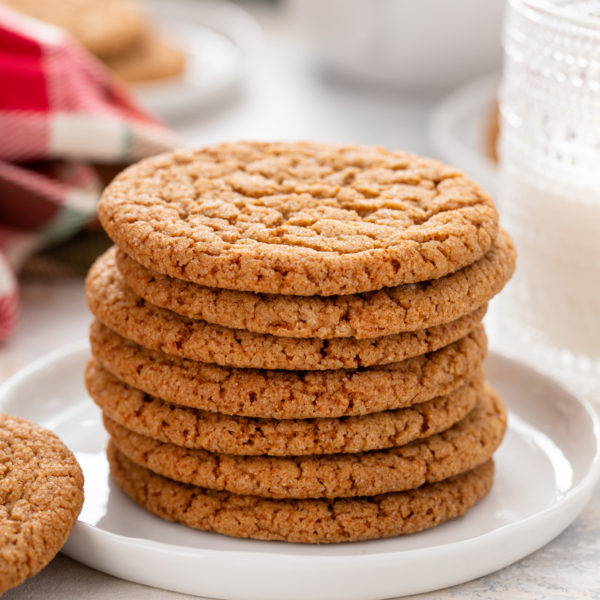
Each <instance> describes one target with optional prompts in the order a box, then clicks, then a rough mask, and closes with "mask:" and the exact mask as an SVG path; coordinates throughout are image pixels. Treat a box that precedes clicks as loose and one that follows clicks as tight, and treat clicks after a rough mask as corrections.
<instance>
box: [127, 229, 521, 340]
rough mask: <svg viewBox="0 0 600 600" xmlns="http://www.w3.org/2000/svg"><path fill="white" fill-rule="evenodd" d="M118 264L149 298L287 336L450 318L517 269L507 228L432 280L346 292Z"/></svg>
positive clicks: (357, 332)
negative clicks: (203, 281)
mask: <svg viewBox="0 0 600 600" xmlns="http://www.w3.org/2000/svg"><path fill="white" fill-rule="evenodd" d="M116 261H117V266H118V268H119V271H120V272H121V274H122V275H123V277H124V278H125V281H126V282H127V283H128V285H129V286H130V287H131V288H132V289H133V291H134V292H135V293H136V294H138V296H141V297H142V298H144V299H145V300H147V301H148V302H151V303H152V304H155V305H156V306H160V307H161V308H167V309H169V310H172V311H173V312H175V313H177V314H180V315H183V316H185V317H189V318H191V319H203V320H205V321H207V322H209V323H215V324H217V325H223V326H224V327H231V328H233V329H245V330H247V331H252V332H254V333H267V334H271V335H277V336H288V337H301V338H308V337H317V338H336V337H355V338H374V337H379V336H383V335H394V334H397V333H401V332H405V331H415V330H417V329H424V328H425V327H433V326H435V325H439V324H441V323H449V322H450V321H454V320H455V319H458V318H459V317H462V316H463V315H466V314H468V313H470V312H472V311H474V310H476V309H478V308H480V307H481V306H483V305H484V304H486V303H487V302H488V301H489V300H490V299H491V298H493V297H494V296H495V295H496V294H498V293H499V292H500V291H501V290H502V288H503V287H504V285H505V284H506V282H507V281H508V280H509V279H510V277H511V276H512V274H513V272H514V269H515V261H516V252H515V247H514V244H513V242H512V240H511V239H510V237H509V236H508V234H507V233H506V232H505V231H502V230H501V231H500V232H499V234H498V237H497V238H496V240H495V242H494V245H493V246H492V247H491V248H490V250H489V251H488V252H487V253H486V254H485V256H483V257H482V258H480V259H479V260H478V261H477V262H475V263H473V264H472V265H469V266H467V267H464V268H463V269H461V270H460V271H456V272H454V273H452V274H450V275H446V276H445V277H442V278H440V279H436V280H434V281H426V282H421V283H414V284H409V285H403V286H399V287H395V288H385V289H383V290H379V291H376V292H367V293H364V294H354V295H349V296H331V297H322V296H282V295H274V294H255V293H252V292H238V291H233V290H223V289H217V288H208V287H204V286H201V285H198V284H196V283H192V282H189V281H184V280H183V279H176V278H173V277H169V276H167V275H162V274H160V273H157V272H156V271H152V270H150V269H146V268H145V267H143V266H142V265H140V264H139V263H137V262H135V261H134V260H133V259H132V258H130V257H129V256H127V254H125V253H124V252H122V251H117V255H116Z"/></svg>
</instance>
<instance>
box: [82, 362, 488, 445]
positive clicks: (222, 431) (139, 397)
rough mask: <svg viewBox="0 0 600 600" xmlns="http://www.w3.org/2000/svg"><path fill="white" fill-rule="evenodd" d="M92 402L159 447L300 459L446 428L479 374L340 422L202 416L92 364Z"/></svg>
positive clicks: (473, 398) (474, 395) (471, 396)
mask: <svg viewBox="0 0 600 600" xmlns="http://www.w3.org/2000/svg"><path fill="white" fill-rule="evenodd" d="M85 380H86V386H87V389H88V391H89V393H90V396H91V397H92V398H93V399H94V401H95V402H96V404H97V405H98V406H99V407H100V408H101V409H102V411H103V412H104V414H105V415H107V416H108V417H110V418H111V419H112V420H113V421H115V422H116V423H118V424H119V425H122V426H123V427H126V428H127V429H130V430H131V431H134V432H136V433H139V434H141V435H144V436H147V437H151V438H154V439H156V440H159V441H161V442H166V443H171V444H175V445H178V446H184V447H186V448H199V449H203V450H208V451H210V452H218V453H225V454H239V455H247V456H252V455H254V456H257V455H263V454H264V455H269V456H300V455H305V454H332V453H350V452H364V451H368V450H380V449H383V448H391V447H393V446H400V445H402V444H407V443H408V442H411V441H413V440H415V439H421V438H426V437H429V436H431V435H433V434H436V433H439V432H440V431H444V430H446V429H448V428H449V427H452V425H454V424H455V423H456V422H458V421H460V420H461V419H462V418H463V417H465V416H466V415H467V414H468V413H469V412H470V411H471V410H472V409H473V407H474V406H475V404H476V402H477V399H478V396H479V395H480V394H481V392H482V389H483V382H484V374H483V370H481V371H480V372H479V373H478V374H477V375H476V376H475V378H474V379H473V380H472V381H470V382H469V383H468V384H466V385H464V386H463V387H461V388H459V389H458V390H455V391H454V392H452V393H451V394H449V395H447V396H442V397H439V398H435V399H433V400H430V401H429V402H424V403H421V404H416V405H415V406H413V407H411V408H401V409H398V410H395V411H384V412H379V413H373V414H370V415H365V416H362V417H347V418H343V419H287V420H283V421H281V420H278V419H252V418H247V417H235V416H228V415H222V414H220V413H213V412H206V411H200V410H196V409H193V408H187V407H183V406H178V405H176V404H170V403H168V402H163V401H162V400H159V399H157V398H153V397H152V396H149V395H147V394H144V392H141V391H139V390H136V389H135V388H132V387H129V386H128V385H126V384H124V383H122V382H121V381H119V380H118V379H117V378H116V377H114V376H113V375H111V374H110V373H109V372H108V371H106V370H105V369H104V368H103V367H102V366H101V365H100V364H99V363H98V362H97V361H95V360H93V359H92V360H91V361H90V362H89V364H88V366H87V369H86V374H85Z"/></svg>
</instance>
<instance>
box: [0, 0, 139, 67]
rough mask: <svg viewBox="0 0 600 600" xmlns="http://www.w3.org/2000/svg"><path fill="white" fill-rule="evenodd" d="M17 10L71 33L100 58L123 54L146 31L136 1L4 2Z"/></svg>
mask: <svg viewBox="0 0 600 600" xmlns="http://www.w3.org/2000/svg"><path fill="white" fill-rule="evenodd" d="M2 2H3V3H4V4H8V5H9V6H11V7H12V8H14V9H15V10H18V11H20V12H23V13H25V14H27V15H29V16H31V17H34V18H36V19H39V20H40V21H46V22H47V23H51V24H52V25H56V26H57V27H60V28H62V29H65V30H66V31H68V32H69V33H70V34H71V35H72V36H73V37H74V38H75V39H76V40H77V41H78V42H79V43H81V44H82V45H83V46H85V47H86V48H87V49H88V50H89V51H90V52H92V53H94V54H96V55H98V56H100V57H101V58H104V57H108V56H111V55H112V54H116V53H119V52H121V51H123V50H124V49H125V48H127V46H129V45H130V44H132V43H134V42H135V40H136V38H137V37H138V36H139V35H140V34H141V33H142V31H143V29H144V27H145V18H144V15H143V13H142V11H141V9H140V6H139V4H138V2H136V1H135V0H60V1H59V2H56V1H52V0H2Z"/></svg>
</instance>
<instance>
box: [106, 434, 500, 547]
mask: <svg viewBox="0 0 600 600" xmlns="http://www.w3.org/2000/svg"><path fill="white" fill-rule="evenodd" d="M107 454H108V460H109V463H110V471H111V475H112V477H113V479H114V480H115V482H116V483H117V485H118V486H119V487H120V488H121V489H122V490H123V491H124V492H125V493H126V494H127V495H128V496H129V497H130V498H132V499H133V500H134V501H135V502H137V503H138V504H140V505H141V506H143V507H144V508H145V509H146V510H149V511H150V512H151V513H153V514H155V515H157V516H159V517H161V518H163V519H167V520H169V521H176V522H178V523H183V524H184V525H187V526H188V527H194V528H195V529H202V530H204V531H213V532H216V533H223V534H225V535H230V536H235V537H241V538H254V539H259V540H278V541H284V542H300V543H312V544H316V543H319V544H326V543H334V542H353V541H359V540H369V539H375V538H385V537H392V536H396V535H401V534H407V533H416V532H417V531H421V530H423V529H429V528H431V527H435V526H436V525H439V524H440V523H442V522H444V521H447V520H448V519H454V518H456V517H460V516H462V515H464V514H465V513H466V512H467V511H468V510H469V509H470V508H471V507H472V506H474V505H475V504H477V502H479V501H480V500H481V499H482V498H484V497H485V495H486V494H487V493H488V492H489V491H490V489H491V487H492V483H493V479H494V463H493V462H492V461H491V460H488V461H487V462H486V463H484V464H483V465H481V466H479V467H477V468H475V469H473V470H472V471H468V472H466V473H462V474H461V475H457V476H456V477H453V478H451V479H447V480H446V481H442V482H439V483H430V484H426V485H424V486H423V487H421V488H418V489H416V490H409V491H406V492H399V493H394V494H385V495H381V496H374V497H372V498H348V499H346V498H343V499H337V500H270V499H266V498H258V497H256V496H238V495H236V494H230V493H229V492H217V491H214V490H206V489H203V488H199V487H195V486H191V485H185V484H182V483H177V482H176V481H172V480H170V479H166V478H165V477H161V476H160V475H156V474H155V473H152V471H149V470H148V469H145V468H143V467H140V466H138V465H136V464H135V463H133V462H132V461H131V460H129V459H128V458H127V457H126V456H124V455H123V454H122V453H120V452H119V451H118V450H117V449H116V448H115V447H114V446H113V445H112V444H110V445H109V447H108V451H107Z"/></svg>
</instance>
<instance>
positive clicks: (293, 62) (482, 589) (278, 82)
mask: <svg viewBox="0 0 600 600" xmlns="http://www.w3.org/2000/svg"><path fill="white" fill-rule="evenodd" d="M250 8H251V10H252V12H254V14H255V15H257V17H258V18H259V20H260V22H261V24H262V25H263V27H264V28H265V33H266V50H267V51H265V52H264V53H263V54H262V55H261V56H260V57H259V60H257V61H256V62H255V64H254V66H253V69H252V72H251V77H249V78H248V81H247V82H246V85H245V87H244V90H243V91H242V92H241V93H240V95H239V96H238V97H236V98H234V99H232V100H231V101H228V102H227V103H226V104H225V105H223V106H220V107H216V108H215V109H214V110H211V111H209V112H207V113H206V114H205V115H201V116H199V117H198V118H196V119H195V120H193V121H192V122H187V123H180V124H177V128H178V129H179V130H180V131H181V133H182V135H183V136H184V137H185V138H186V139H187V140H188V141H189V142H190V143H193V144H198V145H199V144H204V143H211V142H215V141H222V140H227V139H232V140H233V139H239V138H262V139H310V138H314V139H321V140H332V141H353V142H359V143H367V144H383V145H386V146H389V147H391V148H403V149H406V150H411V151H414V152H419V153H424V154H431V150H430V148H429V145H428V142H427V138H426V130H427V129H426V124H427V118H428V115H429V111H430V110H431V108H432V106H434V104H435V102H436V101H437V100H438V96H437V95H436V94H428V95H414V94H404V95H403V94H399V93H397V92H396V93H394V92H391V91H368V90H357V89H356V88H353V87H352V86H349V85H346V84H339V83H334V82H331V81H327V79H326V78H325V77H323V76H319V75H317V74H316V73H315V71H314V70H313V69H311V68H310V65H309V64H308V63H307V62H306V61H305V60H303V57H302V55H301V54H300V53H299V52H298V51H297V45H296V44H295V40H294V39H293V34H292V32H291V30H290V29H289V28H288V26H287V25H286V22H285V21H284V20H283V19H282V18H281V17H280V16H278V15H276V14H275V13H274V11H273V10H272V9H268V8H267V9H265V8H261V7H257V6H254V5H250ZM21 292H22V318H21V323H20V326H19V329H18V331H17V333H16V335H15V337H14V338H13V339H12V340H11V341H9V342H8V343H6V344H4V345H3V346H0V382H1V381H3V380H4V379H6V378H7V377H9V376H10V375H11V374H13V373H15V372H16V371H17V370H18V369H19V368H21V367H23V366H25V365H27V364H29V363H30V362H31V361H32V360H34V359H36V358H38V357H40V356H42V355H44V354H45V353H47V352H49V351H52V350H54V349H56V348H58V347H60V346H62V345H64V344H67V343H70V342H73V341H76V340H79V339H81V338H83V337H85V335H86V333H87V328H88V326H89V323H90V321H91V317H90V314H89V312H88V310H87V307H86V304H85V297H84V290H83V281H82V280H81V279H76V278H73V279H68V278H64V279H48V280H39V279H36V280H25V281H23V282H22V286H21ZM490 337H491V340H490V341H491V345H492V347H494V346H495V347H496V348H498V339H499V338H496V337H495V336H494V334H493V328H492V333H491V336H490ZM498 349H500V350H503V349H504V350H508V351H509V352H510V351H511V349H510V348H502V347H500V348H498ZM434 568H435V565H432V569H434ZM188 597H189V596H185V595H182V594H176V593H172V592H167V591H162V590H158V589H153V588H148V587H145V586H141V585H138V584H134V583H130V582H125V581H122V580H120V579H116V578H114V577H112V576H109V575H105V574H104V573H100V572H98V571H95V570H93V569H89V568H88V567H85V566H83V565H81V564H79V563H77V562H75V561H73V560H71V559H69V558H67V557H65V556H62V555H58V556H57V557H56V558H55V559H54V560H53V561H52V562H51V563H50V564H49V565H48V566H47V567H46V569H44V570H43V571H42V572H41V573H39V574H38V575H37V576H36V577H33V578H32V579H30V580H28V581H27V582H26V583H25V584H23V585H22V586H20V587H19V588H17V589H15V590H11V591H10V592H8V593H7V594H6V595H5V596H4V597H3V598H5V599H6V600H30V599H44V600H71V599H80V598H85V599H86V600H88V599H89V600H100V599H119V598H123V599H125V598H126V599H128V600H136V599H138V598H139V599H144V600H146V599H148V600H163V599H164V600H167V599H176V598H188ZM419 598H423V599H434V598H435V599H447V598H485V599H490V600H496V599H498V600H499V599H503V600H504V599H509V598H510V599H512V600H525V599H527V600H529V599H531V600H533V599H535V600H538V599H541V598H543V599H544V600H559V599H575V598H590V599H593V598H595V599H598V598H600V488H598V489H597V490H596V493H595V495H594V497H593V499H592V501H591V503H590V504H589V505H588V507H587V508H586V509H585V510H584V512H583V513H582V515H581V516H580V517H579V518H578V519H577V520H576V522H575V523H574V524H573V525H572V526H571V527H569V528H568V529H567V531H566V532H564V533H563V534H562V535H561V536H560V537H558V538H557V539H556V540H554V541H553V542H551V543H550V544H548V545H547V546H546V547H544V548H542V549H541V550H539V551H538V552H536V553H535V554H533V555H531V556H529V557H527V558H526V559H524V560H522V561H520V562H519V563H517V564H515V565H512V566H510V567H507V568H506V569H503V570H501V571H499V572H497V573H494V574H492V575H489V576H487V577H483V578H481V579H478V580H476V581H473V582H470V583H467V584H463V585H459V586H456V587H453V588H449V589H447V590H443V591H438V592H433V593H431V594H424V595H421V596H419Z"/></svg>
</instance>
